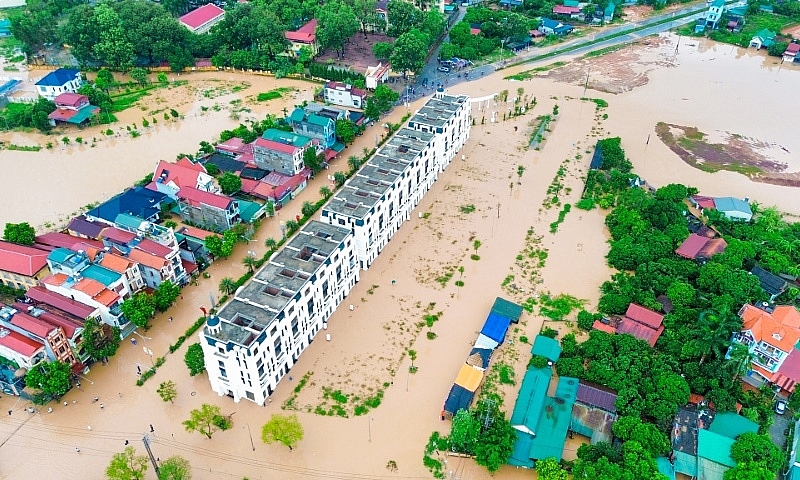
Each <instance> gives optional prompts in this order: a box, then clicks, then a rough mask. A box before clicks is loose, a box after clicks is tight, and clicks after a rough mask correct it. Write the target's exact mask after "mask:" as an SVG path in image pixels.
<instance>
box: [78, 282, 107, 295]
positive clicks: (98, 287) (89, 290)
mask: <svg viewBox="0 0 800 480" xmlns="http://www.w3.org/2000/svg"><path fill="white" fill-rule="evenodd" d="M72 289H73V290H77V291H79V292H83V293H85V294H86V295H89V296H90V297H92V298H94V297H96V296H97V295H100V293H101V292H102V291H103V290H105V289H106V286H105V285H103V284H102V283H100V282H98V281H97V280H95V279H93V278H81V279H80V280H78V281H77V282H75V284H74V285H73V286H72Z"/></svg>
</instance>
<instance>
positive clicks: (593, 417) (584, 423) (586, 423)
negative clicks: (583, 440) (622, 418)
mask: <svg viewBox="0 0 800 480" xmlns="http://www.w3.org/2000/svg"><path fill="white" fill-rule="evenodd" d="M616 402H617V394H616V393H614V392H613V391H612V390H609V389H608V388H605V387H603V386H600V385H595V384H593V383H590V382H585V381H583V380H581V381H580V382H579V384H578V393H577V394H576V395H575V404H574V405H573V406H572V419H571V423H570V431H572V432H575V433H577V434H579V435H583V436H585V437H588V438H589V439H590V441H591V443H592V444H595V443H597V442H611V440H612V439H613V432H612V431H611V427H612V425H613V424H614V422H615V421H616V419H617V407H616Z"/></svg>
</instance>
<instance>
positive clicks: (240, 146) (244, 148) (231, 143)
mask: <svg viewBox="0 0 800 480" xmlns="http://www.w3.org/2000/svg"><path fill="white" fill-rule="evenodd" d="M215 148H216V149H217V150H221V151H223V152H230V153H246V152H248V151H250V152H252V151H253V147H252V145H250V144H249V143H244V140H242V139H241V138H236V137H233V138H230V139H228V140H226V141H224V142H222V143H218V144H217V145H216V147H215Z"/></svg>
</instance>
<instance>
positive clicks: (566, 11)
mask: <svg viewBox="0 0 800 480" xmlns="http://www.w3.org/2000/svg"><path fill="white" fill-rule="evenodd" d="M553 15H563V16H565V17H569V18H579V17H582V16H583V10H581V9H580V7H567V6H565V5H554V6H553Z"/></svg>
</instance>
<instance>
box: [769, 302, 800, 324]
mask: <svg viewBox="0 0 800 480" xmlns="http://www.w3.org/2000/svg"><path fill="white" fill-rule="evenodd" d="M772 318H774V319H775V320H777V321H779V322H781V324H783V325H786V326H788V327H792V328H797V329H800V312H798V311H797V309H796V308H794V307H793V306H791V305H779V306H777V307H775V310H773V311H772Z"/></svg>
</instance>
